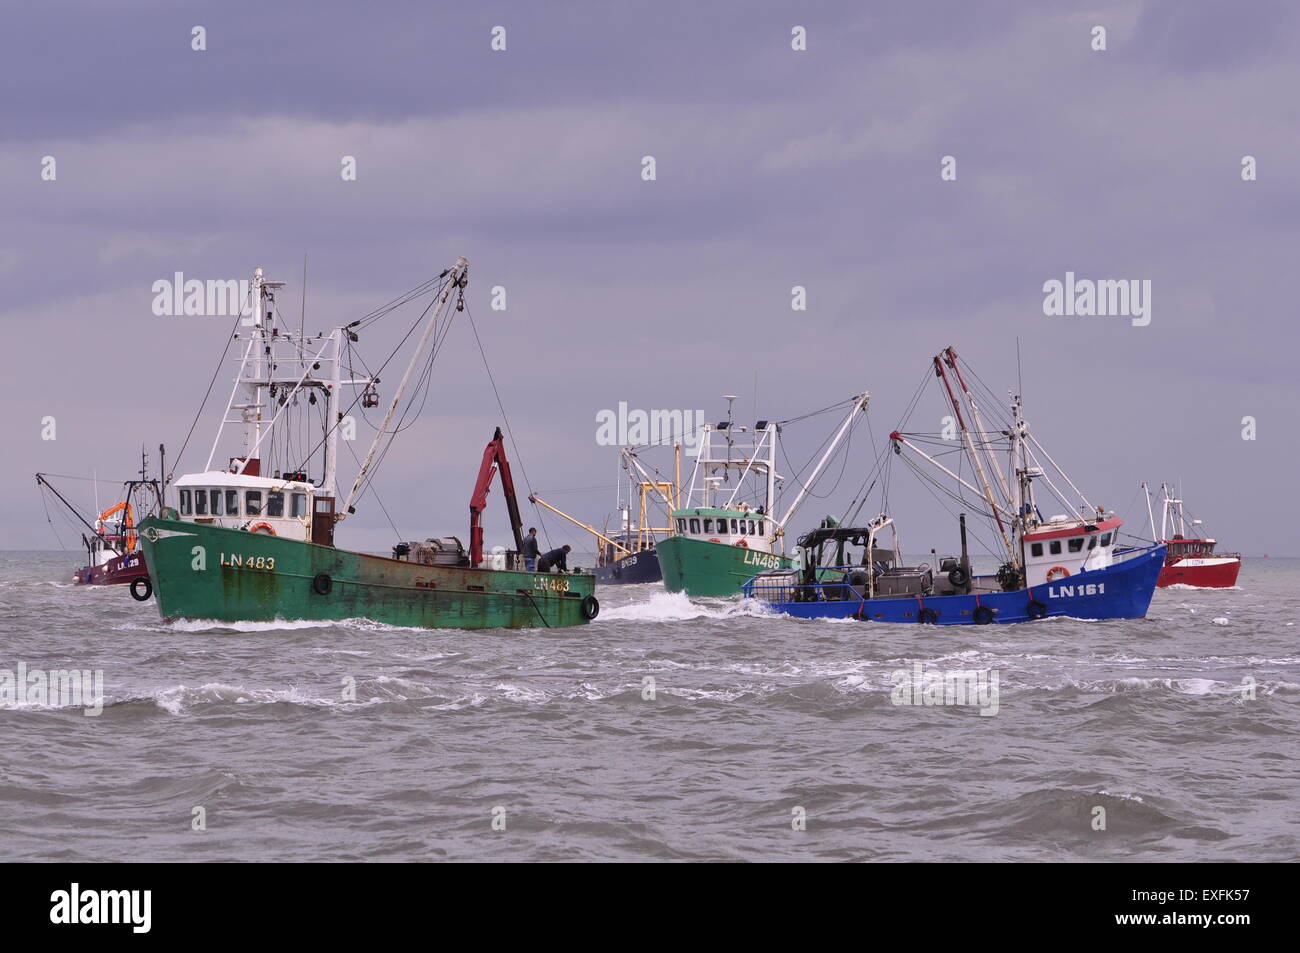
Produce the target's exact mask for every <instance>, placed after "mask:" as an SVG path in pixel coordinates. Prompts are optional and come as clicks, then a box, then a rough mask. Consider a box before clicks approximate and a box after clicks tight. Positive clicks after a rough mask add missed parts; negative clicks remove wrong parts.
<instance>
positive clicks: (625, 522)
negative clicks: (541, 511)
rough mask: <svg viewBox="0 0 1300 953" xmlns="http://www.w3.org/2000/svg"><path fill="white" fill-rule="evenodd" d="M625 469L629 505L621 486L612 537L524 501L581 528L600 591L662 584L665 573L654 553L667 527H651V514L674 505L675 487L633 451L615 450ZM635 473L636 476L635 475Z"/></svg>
mask: <svg viewBox="0 0 1300 953" xmlns="http://www.w3.org/2000/svg"><path fill="white" fill-rule="evenodd" d="M675 449H676V454H677V471H678V477H679V479H680V474H681V451H682V448H681V445H680V444H678V445H677V446H676V448H675ZM619 456H620V458H621V460H622V465H623V469H624V470H626V471H627V473H628V477H629V482H630V485H629V488H628V501H627V502H626V503H624V502H623V498H622V492H621V486H620V493H619V497H618V500H617V506H618V512H619V520H620V523H621V526H620V529H619V530H618V532H616V533H609V534H607V533H605V532H602V531H601V530H598V529H596V527H594V526H592V525H590V524H588V523H584V522H582V521H581V520H579V519H576V518H574V517H572V516H570V515H569V514H568V513H566V512H564V511H563V510H561V509H560V508H559V507H556V506H553V505H551V504H550V503H547V502H546V501H545V500H543V499H542V498H541V497H540V496H538V495H537V494H536V493H534V494H532V495H531V496H529V497H528V502H530V503H533V504H534V505H536V506H543V507H545V508H546V509H548V510H550V511H551V512H552V513H554V514H555V515H557V516H561V517H563V518H564V519H566V520H568V521H569V522H570V523H572V524H574V525H575V526H579V527H581V528H582V529H585V530H586V531H587V532H588V533H590V534H591V535H592V537H593V538H594V539H595V540H596V566H595V568H594V569H593V570H592V572H593V573H594V574H595V576H596V582H597V583H599V584H600V585H602V586H612V585H634V584H637V583H646V582H661V581H662V580H663V578H664V577H663V570H662V569H661V568H660V566H659V553H658V550H657V549H656V548H655V547H656V546H657V545H658V542H659V540H660V539H661V538H662V537H665V536H669V535H671V534H672V527H671V526H653V525H651V523H652V522H653V520H654V516H653V515H652V514H653V511H654V509H655V508H656V506H662V507H663V508H664V510H665V511H668V510H671V509H672V508H673V507H674V506H676V505H677V502H676V501H677V493H678V490H677V487H678V484H677V483H674V482H669V481H667V480H660V479H656V477H655V476H654V475H652V474H651V473H649V472H648V471H647V470H646V468H645V467H644V466H643V465H642V463H641V461H640V460H639V459H638V458H637V455H636V453H635V452H633V451H632V450H629V449H628V448H626V447H623V448H621V449H620V450H619ZM634 472H635V477H633V474H634ZM634 498H639V500H640V509H639V512H638V514H637V518H636V519H633V517H632V500H633V499H634Z"/></svg>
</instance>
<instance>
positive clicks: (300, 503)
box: [289, 493, 307, 516]
mask: <svg viewBox="0 0 1300 953" xmlns="http://www.w3.org/2000/svg"><path fill="white" fill-rule="evenodd" d="M290 499H292V501H293V502H292V504H291V505H292V507H293V508H292V509H291V510H290V512H289V515H290V516H306V515H307V494H306V493H295V494H293V496H292V497H291V498H290Z"/></svg>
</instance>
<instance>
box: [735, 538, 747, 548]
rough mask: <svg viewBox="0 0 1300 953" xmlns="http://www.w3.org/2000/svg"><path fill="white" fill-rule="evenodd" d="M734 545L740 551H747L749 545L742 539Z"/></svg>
mask: <svg viewBox="0 0 1300 953" xmlns="http://www.w3.org/2000/svg"><path fill="white" fill-rule="evenodd" d="M736 545H737V546H739V547H741V548H742V549H749V543H747V542H745V541H744V540H743V539H738V540H736Z"/></svg>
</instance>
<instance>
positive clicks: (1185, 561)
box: [1142, 483, 1241, 589]
mask: <svg viewBox="0 0 1300 953" xmlns="http://www.w3.org/2000/svg"><path fill="white" fill-rule="evenodd" d="M1142 489H1143V491H1145V492H1146V496H1147V515H1148V516H1149V517H1150V518H1151V535H1152V536H1153V537H1154V538H1155V539H1156V540H1157V541H1158V542H1161V543H1164V544H1165V546H1166V547H1168V549H1167V553H1166V555H1165V566H1164V568H1163V569H1162V570H1161V571H1160V579H1159V581H1158V582H1157V583H1156V585H1157V586H1160V587H1164V586H1198V587H1200V588H1203V589H1230V588H1231V587H1233V586H1235V585H1236V584H1237V574H1238V573H1240V572H1241V554H1240V553H1216V552H1215V551H1214V547H1215V545H1216V544H1217V542H1218V541H1217V540H1214V539H1211V538H1209V537H1208V536H1192V537H1189V536H1188V535H1187V527H1188V524H1189V523H1190V525H1191V526H1192V527H1197V526H1200V525H1201V521H1200V520H1188V519H1187V517H1186V515H1185V514H1184V513H1183V501H1182V500H1181V499H1179V498H1177V497H1175V496H1174V495H1173V492H1172V491H1171V490H1170V489H1169V484H1167V483H1161V484H1160V496H1161V509H1160V534H1159V535H1156V520H1155V514H1154V513H1153V512H1152V510H1151V490H1150V488H1149V487H1148V486H1147V485H1146V484H1145V483H1143V484H1142ZM1171 531H1172V535H1171Z"/></svg>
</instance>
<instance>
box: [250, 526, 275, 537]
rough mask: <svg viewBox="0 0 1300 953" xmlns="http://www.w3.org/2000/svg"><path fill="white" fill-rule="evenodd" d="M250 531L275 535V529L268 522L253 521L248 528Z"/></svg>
mask: <svg viewBox="0 0 1300 953" xmlns="http://www.w3.org/2000/svg"><path fill="white" fill-rule="evenodd" d="M248 531H249V532H250V533H266V535H268V536H274V535H275V529H274V528H273V527H272V526H271V524H270V523H254V524H253V525H252V526H250V527H249V528H248Z"/></svg>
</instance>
